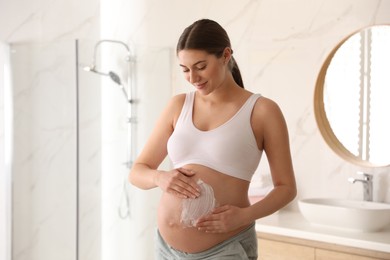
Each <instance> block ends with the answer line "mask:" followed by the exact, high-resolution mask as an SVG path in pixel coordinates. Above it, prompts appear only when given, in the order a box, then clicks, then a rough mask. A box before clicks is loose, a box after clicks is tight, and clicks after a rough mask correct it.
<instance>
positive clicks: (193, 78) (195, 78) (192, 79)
mask: <svg viewBox="0 0 390 260" xmlns="http://www.w3.org/2000/svg"><path fill="white" fill-rule="evenodd" d="M198 78H199V77H198V74H197V73H196V71H191V72H190V80H189V81H190V83H191V84H194V83H196V82H198Z"/></svg>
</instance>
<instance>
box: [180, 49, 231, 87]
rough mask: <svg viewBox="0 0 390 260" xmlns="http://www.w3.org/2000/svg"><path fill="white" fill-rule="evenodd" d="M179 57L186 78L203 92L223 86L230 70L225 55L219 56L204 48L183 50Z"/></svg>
mask: <svg viewBox="0 0 390 260" xmlns="http://www.w3.org/2000/svg"><path fill="white" fill-rule="evenodd" d="M178 58H179V63H180V67H181V68H182V69H183V73H184V77H185V79H186V80H187V81H188V82H189V83H191V84H192V85H193V86H194V87H195V88H196V89H197V90H198V91H199V92H201V93H202V94H206V95H207V94H209V93H211V92H213V91H214V90H215V89H217V88H220V87H221V86H223V83H224V82H225V80H226V78H227V77H226V75H227V74H226V73H228V72H229V70H228V67H227V59H226V57H225V55H222V57H220V58H217V57H216V56H215V55H213V54H209V53H207V52H206V51H202V50H182V51H180V52H179V53H178Z"/></svg>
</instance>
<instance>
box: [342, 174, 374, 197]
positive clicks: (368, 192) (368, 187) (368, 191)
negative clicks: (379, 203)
mask: <svg viewBox="0 0 390 260" xmlns="http://www.w3.org/2000/svg"><path fill="white" fill-rule="evenodd" d="M357 174H359V175H362V176H363V179H355V178H352V177H351V178H348V181H349V182H351V183H355V182H361V183H363V199H364V200H365V201H372V199H373V196H372V193H373V192H372V179H373V176H372V175H371V174H368V173H365V172H357Z"/></svg>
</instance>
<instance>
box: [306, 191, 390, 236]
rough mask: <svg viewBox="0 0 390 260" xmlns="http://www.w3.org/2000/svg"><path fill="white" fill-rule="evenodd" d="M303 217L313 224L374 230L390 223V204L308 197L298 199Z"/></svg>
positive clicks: (355, 229)
mask: <svg viewBox="0 0 390 260" xmlns="http://www.w3.org/2000/svg"><path fill="white" fill-rule="evenodd" d="M298 206H299V209H300V211H301V213H302V215H303V217H304V218H305V219H306V220H308V221H309V222H310V223H311V224H314V225H323V226H328V227H335V228H341V229H347V230H351V231H361V232H374V231H379V230H381V229H383V228H385V227H387V226H388V225H390V204H385V203H379V202H369V201H358V200H347V199H327V198H310V199H301V200H299V201H298Z"/></svg>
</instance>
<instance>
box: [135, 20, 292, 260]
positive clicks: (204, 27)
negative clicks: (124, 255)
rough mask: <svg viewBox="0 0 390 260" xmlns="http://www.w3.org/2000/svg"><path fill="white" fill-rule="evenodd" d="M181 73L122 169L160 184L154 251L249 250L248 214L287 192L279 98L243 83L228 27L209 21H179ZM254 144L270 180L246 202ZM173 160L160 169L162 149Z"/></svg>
mask: <svg viewBox="0 0 390 260" xmlns="http://www.w3.org/2000/svg"><path fill="white" fill-rule="evenodd" d="M176 51H177V57H178V60H179V64H180V67H181V68H182V70H183V75H184V77H185V79H186V80H187V81H188V82H189V83H191V85H192V86H193V87H194V88H195V89H194V91H191V92H189V93H187V94H179V95H177V96H174V97H173V98H172V99H171V100H170V102H169V103H168V105H167V107H166V108H165V110H164V111H163V112H162V114H161V116H160V118H159V120H158V121H157V123H156V126H155V128H154V130H153V132H152V134H151V136H150V138H149V140H148V142H147V143H146V145H145V146H144V148H143V150H142V152H141V154H140V155H139V157H138V158H137V159H136V161H135V162H134V165H133V168H132V169H131V172H130V175H129V180H130V182H131V183H132V184H133V185H135V186H137V187H139V188H141V189H151V188H155V187H159V188H160V189H161V190H162V191H163V193H162V196H161V200H160V203H159V208H158V230H157V234H156V236H157V237H156V253H155V254H156V259H235V260H237V259H257V239H256V232H255V226H254V223H255V221H256V219H259V218H262V217H264V216H267V215H270V214H272V213H274V212H275V211H277V210H279V209H280V208H282V207H284V206H285V205H286V204H288V203H289V202H290V201H291V200H292V199H293V198H294V197H295V195H296V185H295V178H294V171H293V166H292V160H291V155H290V147H289V138H288V130H287V126H286V123H285V120H284V117H283V114H282V112H281V110H280V109H279V107H278V105H277V104H276V103H275V102H274V101H272V100H270V99H268V98H266V97H263V96H261V95H259V94H253V93H251V92H249V91H247V90H246V89H244V85H243V81H242V79H241V74H240V71H239V69H238V66H237V63H236V62H235V60H234V58H233V50H232V48H231V44H230V40H229V37H228V35H227V33H226V31H225V30H224V29H223V28H222V27H221V26H220V25H219V24H218V23H216V22H215V21H212V20H208V19H202V20H198V21H196V22H194V23H193V24H192V25H190V26H189V27H187V28H186V29H185V30H184V31H183V33H182V35H181V37H180V38H179V41H178V44H177V49H176ZM263 151H264V152H265V153H266V155H267V158H268V162H269V166H270V170H271V175H272V181H273V185H274V188H273V189H272V191H271V192H269V193H268V194H267V195H266V196H265V197H264V198H263V199H262V200H260V201H258V202H257V203H255V204H253V205H251V204H250V203H249V199H248V188H249V184H250V181H251V178H252V175H253V174H254V172H255V170H256V168H257V166H258V164H259V162H260V158H261V155H262V153H263ZM167 155H168V156H169V158H170V159H171V161H172V165H173V169H172V170H170V171H162V170H159V169H158V167H159V165H160V164H161V162H162V161H163V160H164V159H165V157H166V156H167Z"/></svg>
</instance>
